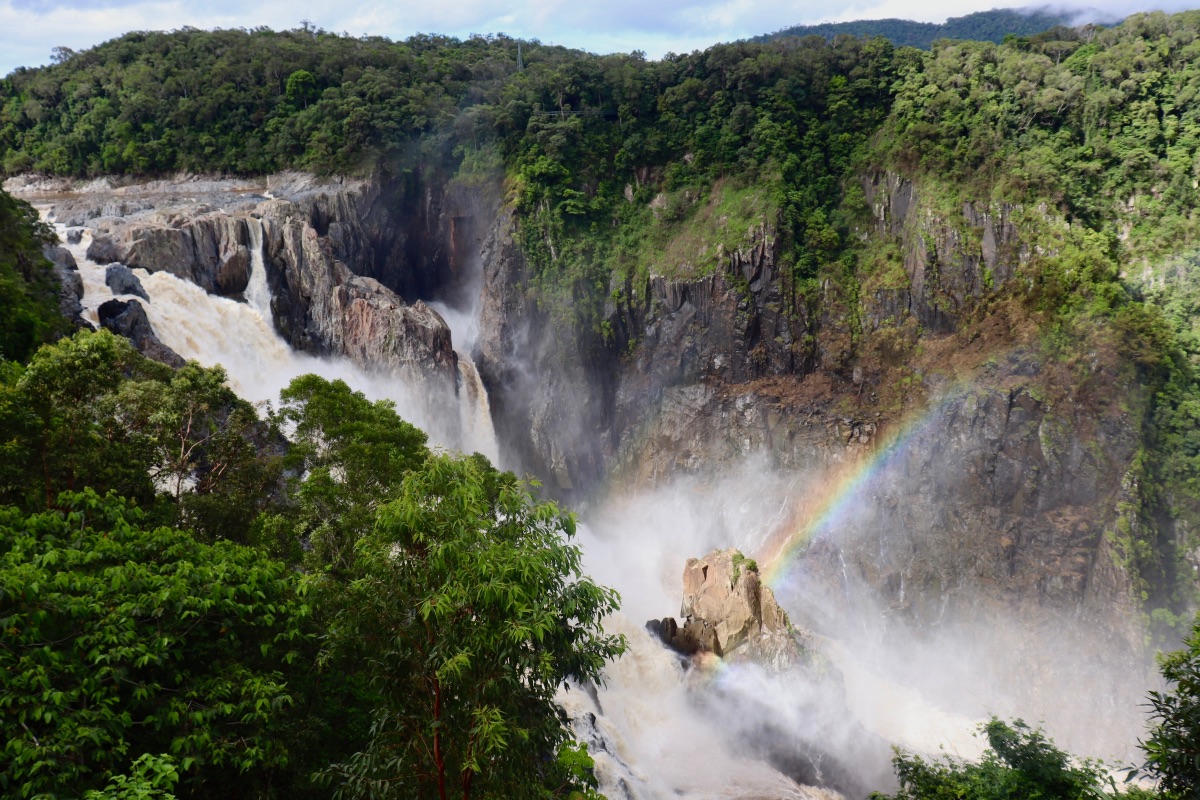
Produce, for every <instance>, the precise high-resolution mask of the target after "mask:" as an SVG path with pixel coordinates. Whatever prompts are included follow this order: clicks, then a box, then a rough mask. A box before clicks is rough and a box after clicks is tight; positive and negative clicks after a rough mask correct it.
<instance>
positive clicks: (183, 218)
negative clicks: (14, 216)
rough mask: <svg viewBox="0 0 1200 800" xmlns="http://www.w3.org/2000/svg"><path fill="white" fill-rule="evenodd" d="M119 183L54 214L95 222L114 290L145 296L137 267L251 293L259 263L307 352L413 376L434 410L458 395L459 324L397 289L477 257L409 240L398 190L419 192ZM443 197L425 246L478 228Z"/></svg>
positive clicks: (373, 183) (285, 183)
mask: <svg viewBox="0 0 1200 800" xmlns="http://www.w3.org/2000/svg"><path fill="white" fill-rule="evenodd" d="M109 184H110V185H108V186H101V187H96V186H88V187H84V188H83V190H82V191H79V192H77V193H76V194H74V195H72V196H70V197H68V198H67V199H60V200H59V201H58V202H57V203H56V205H55V206H54V209H53V213H54V215H55V218H56V219H57V220H59V221H60V222H64V223H65V224H68V225H76V226H87V227H89V228H91V229H92V231H93V237H92V241H91V243H90V245H89V247H88V251H87V255H88V258H89V259H91V260H92V261H95V262H96V263H100V264H111V265H112V267H111V268H110V270H109V275H108V282H109V285H110V287H111V288H112V289H113V291H114V293H117V294H134V295H138V296H141V297H143V298H144V297H145V293H144V292H143V291H141V290H140V287H139V286H138V285H137V279H136V278H135V277H134V276H133V275H132V274H131V273H130V272H129V268H134V269H145V270H147V271H148V272H151V273H153V272H158V271H166V272H169V273H171V274H173V275H175V276H176V277H179V278H181V279H184V280H187V281H190V282H192V283H195V284H196V285H198V286H200V287H202V288H203V289H205V290H206V291H208V292H209V293H212V294H218V295H223V296H227V297H231V298H235V299H242V297H243V295H244V293H245V292H246V290H247V289H248V287H249V284H250V279H251V273H252V271H253V270H254V269H255V268H256V267H255V265H256V263H259V264H261V265H262V266H261V269H263V270H264V272H265V278H266V281H267V283H268V285H269V286H270V288H271V290H272V295H273V298H272V303H271V316H272V317H273V322H274V324H275V328H276V330H277V331H278V332H279V333H280V334H281V335H282V336H283V337H284V338H285V339H287V340H288V342H289V344H290V345H291V346H292V347H293V348H295V349H298V350H305V351H309V352H312V353H316V354H332V355H344V356H347V357H348V358H350V359H351V360H353V361H354V362H355V363H357V364H358V365H360V366H361V367H363V368H364V369H366V370H368V371H372V372H377V373H379V374H381V375H390V376H394V377H397V378H399V379H400V380H401V381H403V382H404V383H405V384H406V385H408V386H410V387H411V388H412V390H413V391H412V394H413V396H414V397H424V396H428V397H431V398H437V399H434V400H431V401H430V402H431V403H432V405H433V406H440V405H444V404H445V403H446V402H447V401H448V398H453V397H454V395H455V394H456V392H457V375H458V370H457V357H456V355H455V353H454V348H453V345H452V343H451V341H450V331H449V328H448V327H447V326H446V324H445V321H444V320H442V319H441V317H440V316H438V315H437V314H436V313H435V312H433V311H432V310H431V309H429V308H428V307H427V306H426V305H425V304H424V303H421V302H419V301H418V302H415V303H412V304H409V303H406V302H405V301H404V300H403V299H402V297H401V296H400V295H399V294H397V292H396V291H394V287H395V286H397V285H405V286H410V287H411V286H417V285H424V284H425V283H429V282H430V281H433V280H434V279H433V278H430V277H429V276H425V277H422V278H420V279H418V278H416V277H413V276H412V275H411V274H410V273H411V272H413V271H414V270H415V271H420V270H421V269H425V270H427V271H432V272H438V271H439V270H440V271H441V272H447V271H450V267H451V266H453V267H455V268H459V267H461V264H458V263H457V262H455V263H454V264H450V265H448V263H447V262H451V261H454V259H455V258H458V260H459V261H462V260H463V259H464V258H466V256H465V255H461V254H460V255H456V254H455V253H454V252H453V250H454V248H453V247H445V248H442V249H441V250H438V252H437V253H433V254H432V255H426V254H416V255H414V254H411V253H409V250H408V249H405V248H406V247H408V246H409V245H412V244H413V242H411V241H407V240H406V242H407V244H406V243H405V242H400V241H399V240H400V239H403V238H404V236H405V235H407V234H404V230H405V224H404V223H405V220H403V219H399V218H398V214H397V211H398V209H396V208H394V206H393V203H394V202H395V201H396V200H397V198H396V197H395V195H396V193H399V194H400V195H401V197H400V201H401V202H400V205H401V206H402V207H403V206H404V203H406V202H407V203H411V202H413V199H412V198H411V197H409V198H408V199H407V200H405V197H407V195H406V194H405V193H406V192H409V191H412V190H413V187H411V186H408V185H406V184H403V182H402V184H399V185H391V184H388V183H387V181H383V180H380V179H371V180H357V181H351V180H342V179H335V180H332V181H322V180H318V179H315V178H313V177H311V176H305V175H299V174H287V175H281V176H273V177H271V178H268V179H267V181H266V184H265V185H262V184H255V183H252V182H247V181H220V180H202V179H197V180H181V181H173V182H172V181H159V182H152V183H145V184H131V185H116V182H114V181H110V182H109ZM60 188H61V189H66V188H67V187H60ZM476 194H477V195H478V194H479V193H476ZM439 202H440V205H439V203H434V202H433V200H429V203H427V204H426V205H427V206H431V207H432V206H438V209H435V210H434V211H430V210H429V209H428V208H427V209H426V213H425V216H424V217H422V220H423V222H422V224H423V225H425V228H426V229H423V230H422V231H421V232H420V237H419V238H421V240H422V241H424V240H425V239H427V238H437V237H436V235H435V234H436V233H437V232H438V230H440V227H439V226H441V227H446V228H449V229H454V230H453V231H451V233H454V232H455V231H457V234H456V235H458V236H459V238H460V239H461V238H462V237H463V236H465V235H470V234H471V233H472V232H473V230H474V228H473V227H472V225H473V224H474V223H472V222H471V220H472V217H471V215H470V214H466V213H463V212H461V211H459V210H455V209H453V208H443V206H452V203H450V202H449V201H448V200H446V201H439ZM463 202H465V200H464V201H463ZM472 202H476V204H477V205H478V202H479V201H477V200H476V201H472ZM431 213H432V214H433V217H434V218H433V219H429V218H428V217H429V214H431ZM456 220H457V222H456ZM435 229H437V230H435ZM447 235H449V234H447ZM451 239H453V236H451ZM459 245H460V247H461V249H463V250H466V249H467V248H466V243H465V242H459ZM410 249H411V248H410ZM260 257H261V259H260ZM414 260H415V261H416V262H419V263H418V264H417V266H414V263H413V262H414ZM374 275H379V276H381V277H387V278H388V279H390V280H391V281H392V282H393V286H389V285H385V284H384V283H382V282H381V281H380V280H376V279H375V278H374V277H373V276H374ZM423 282H424V283H423Z"/></svg>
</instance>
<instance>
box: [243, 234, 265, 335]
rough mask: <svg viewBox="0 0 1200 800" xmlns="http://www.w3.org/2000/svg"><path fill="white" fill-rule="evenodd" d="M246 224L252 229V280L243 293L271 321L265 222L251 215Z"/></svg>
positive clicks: (261, 314)
mask: <svg viewBox="0 0 1200 800" xmlns="http://www.w3.org/2000/svg"><path fill="white" fill-rule="evenodd" d="M246 225H247V227H248V229H249V231H250V281H249V283H247V284H246V291H245V292H243V295H244V296H245V298H246V303H247V305H249V306H250V307H251V308H253V309H254V310H255V311H257V312H258V315H259V316H260V317H262V319H263V320H264V321H265V322H268V323H269V322H270V321H271V318H272V311H271V287H270V286H269V285H267V267H266V264H265V262H264V258H263V224H262V220H260V219H258V218H256V217H250V218H248V219H247V220H246Z"/></svg>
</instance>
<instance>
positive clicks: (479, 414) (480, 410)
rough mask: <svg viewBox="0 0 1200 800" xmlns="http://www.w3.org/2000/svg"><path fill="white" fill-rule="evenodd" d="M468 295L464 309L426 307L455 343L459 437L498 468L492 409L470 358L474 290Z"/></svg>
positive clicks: (475, 321) (475, 331) (475, 327)
mask: <svg viewBox="0 0 1200 800" xmlns="http://www.w3.org/2000/svg"><path fill="white" fill-rule="evenodd" d="M471 296H472V297H473V298H474V299H475V302H474V303H472V304H471V306H470V307H469V308H468V309H466V310H460V309H456V308H454V307H452V306H450V305H448V304H446V303H442V302H437V301H435V302H431V303H430V304H429V307H430V308H432V309H433V310H434V311H436V312H437V313H438V314H439V315H440V316H441V318H442V319H443V320H445V321H446V325H447V326H448V327H449V328H450V337H451V339H452V340H453V341H454V342H455V344H456V347H455V350H454V352H455V353H456V354H457V355H458V390H459V392H460V394H462V393H465V395H466V397H465V400H464V402H462V403H461V404H460V405H459V411H460V414H461V424H462V430H463V438H464V439H466V440H468V441H470V442H472V447H473V449H474V450H476V451H477V452H480V453H483V454H484V455H485V456H487V457H488V458H489V459H490V460H491V462H492V463H493V464H497V465H500V445H499V443H498V442H497V441H496V432H495V430H494V429H493V427H492V409H491V405H490V403H489V401H488V395H487V389H486V388H485V387H484V385H483V381H482V380H481V379H480V377H479V370H478V369H476V367H475V361H474V360H473V359H472V358H471V352H472V351H473V350H474V349H475V342H476V341H477V340H478V338H479V303H478V298H479V292H478V290H476V291H474V292H472V293H471Z"/></svg>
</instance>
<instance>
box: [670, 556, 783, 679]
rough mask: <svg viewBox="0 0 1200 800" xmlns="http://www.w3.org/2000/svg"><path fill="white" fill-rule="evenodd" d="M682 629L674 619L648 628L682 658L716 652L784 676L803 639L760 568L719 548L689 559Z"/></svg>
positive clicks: (684, 575)
mask: <svg viewBox="0 0 1200 800" xmlns="http://www.w3.org/2000/svg"><path fill="white" fill-rule="evenodd" d="M680 614H681V616H682V617H683V625H679V623H677V622H676V621H675V620H674V619H673V618H671V617H667V618H666V619H663V620H661V621H660V620H653V621H651V622H650V623H648V624H647V627H648V628H649V629H650V630H651V632H652V633H655V634H657V635H658V636H659V638H660V639H662V640H663V642H664V643H666V644H667V645H668V646H669V647H671V648H672V649H674V650H676V651H678V652H680V653H682V654H684V655H696V654H701V653H713V654H714V655H717V656H719V657H721V658H723V659H725V660H726V661H732V662H739V661H749V662H754V663H756V664H759V665H761V666H763V667H764V668H766V669H768V670H769V671H773V672H782V671H784V670H787V669H789V668H790V667H792V666H794V665H795V664H797V663H798V662H800V660H801V656H802V649H801V647H800V645H799V642H798V639H799V636H798V635H797V632H796V631H795V630H794V629H793V627H792V624H791V622H790V621H789V620H788V616H787V614H786V613H785V612H784V610H783V609H782V608H780V607H779V603H778V602H777V601H776V600H775V594H774V592H772V591H771V589H770V587H768V586H765V585H764V584H763V582H762V579H761V577H760V576H759V572H758V565H757V564H755V563H754V561H753V560H751V559H748V558H746V557H745V556H744V555H742V554H741V552H739V551H737V550H734V549H729V550H715V551H713V552H711V553H709V554H708V555H707V556H705V557H704V558H690V559H688V562H687V565H686V566H685V567H684V570H683V607H682V609H681V611H680Z"/></svg>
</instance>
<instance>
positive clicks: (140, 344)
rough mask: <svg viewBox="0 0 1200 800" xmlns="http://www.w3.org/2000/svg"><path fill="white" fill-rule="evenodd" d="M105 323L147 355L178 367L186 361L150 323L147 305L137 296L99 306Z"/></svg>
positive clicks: (170, 365)
mask: <svg viewBox="0 0 1200 800" xmlns="http://www.w3.org/2000/svg"><path fill="white" fill-rule="evenodd" d="M97 314H98V316H99V317H100V325H101V327H104V328H107V329H108V330H110V331H112V332H113V333H116V334H119V335H121V336H124V337H125V338H126V339H128V340H129V341H130V342H132V343H133V346H134V347H136V348H137V350H138V352H140V353H141V354H142V355H144V356H146V357H147V358H152V359H154V360H155V361H159V362H161V363H163V364H166V365H167V366H168V367H174V368H175V369H178V368H179V367H182V366H183V365H184V363H185V362H184V360H183V359H182V358H181V357H180V356H179V354H178V353H176V352H175V351H174V350H172V349H171V348H169V347H167V346H166V345H165V344H163V343H162V340H161V339H159V338H158V336H157V335H155V333H154V329H153V328H152V327H150V319H149V318H148V317H147V316H146V309H144V308H143V307H142V304H141V303H139V302H138V301H137V300H115V299H114V300H106V301H105V302H103V303H101V304H100V308H99V309H98V310H97Z"/></svg>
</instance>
